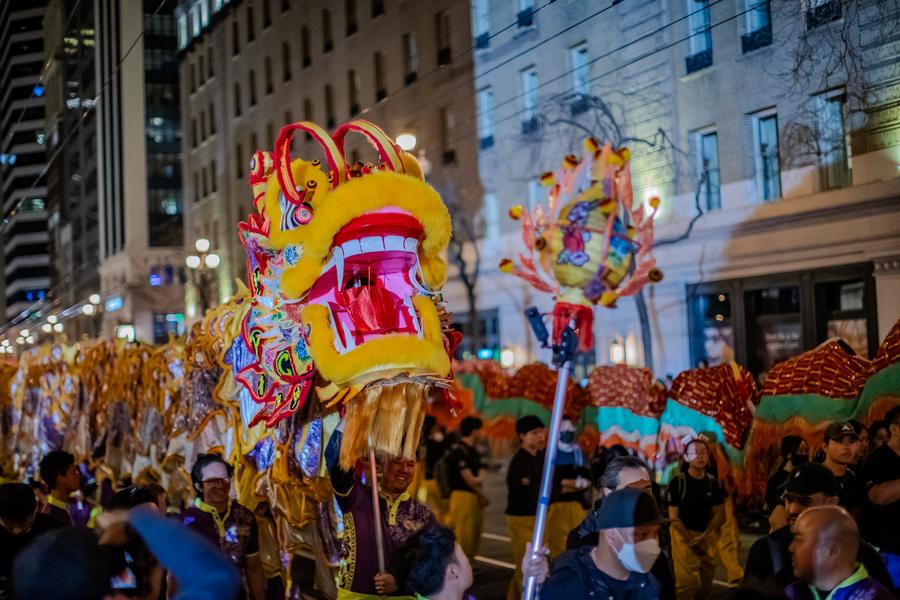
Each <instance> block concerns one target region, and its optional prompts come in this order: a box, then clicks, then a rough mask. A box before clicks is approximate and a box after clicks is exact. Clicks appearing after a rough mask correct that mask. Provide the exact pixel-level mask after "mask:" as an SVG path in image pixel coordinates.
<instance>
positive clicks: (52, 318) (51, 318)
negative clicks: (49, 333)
mask: <svg viewBox="0 0 900 600" xmlns="http://www.w3.org/2000/svg"><path fill="white" fill-rule="evenodd" d="M57 321H59V317H57V316H56V315H50V316H49V317H47V322H48V323H50V324H51V325H56V322H57Z"/></svg>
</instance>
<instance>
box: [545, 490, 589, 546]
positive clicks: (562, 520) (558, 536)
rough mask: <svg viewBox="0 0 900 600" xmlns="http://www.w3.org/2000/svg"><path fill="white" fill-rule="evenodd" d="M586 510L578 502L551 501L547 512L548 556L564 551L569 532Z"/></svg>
mask: <svg viewBox="0 0 900 600" xmlns="http://www.w3.org/2000/svg"><path fill="white" fill-rule="evenodd" d="M585 514H587V510H586V509H585V508H584V506H582V505H581V503H580V502H576V501H568V502H551V503H550V510H549V511H548V512H547V547H548V548H549V549H550V558H551V559H552V558H556V557H557V556H559V555H560V554H562V553H563V552H565V551H566V539H567V538H568V537H569V532H570V531H572V530H573V529H575V528H576V527H578V526H579V525H580V524H581V521H582V520H584V516H585Z"/></svg>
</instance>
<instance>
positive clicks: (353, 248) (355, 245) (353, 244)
mask: <svg viewBox="0 0 900 600" xmlns="http://www.w3.org/2000/svg"><path fill="white" fill-rule="evenodd" d="M341 248H343V249H344V256H356V255H357V254H360V253H361V252H362V248H361V247H360V245H359V240H347V241H346V242H344V243H343V244H341Z"/></svg>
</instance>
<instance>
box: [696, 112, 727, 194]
mask: <svg viewBox="0 0 900 600" xmlns="http://www.w3.org/2000/svg"><path fill="white" fill-rule="evenodd" d="M697 157H698V158H699V161H698V162H699V167H700V176H702V178H703V196H704V198H705V199H706V202H705V204H706V210H718V209H720V208H722V194H721V188H720V178H719V136H718V134H717V133H716V130H715V129H707V130H703V131H700V132H698V133H697Z"/></svg>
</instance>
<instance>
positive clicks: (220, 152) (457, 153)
mask: <svg viewBox="0 0 900 600" xmlns="http://www.w3.org/2000/svg"><path fill="white" fill-rule="evenodd" d="M469 19H470V17H469V8H468V3H466V2H453V1H450V0H429V1H428V2H402V1H399V0H380V1H379V0H365V1H364V0H358V1H354V0H347V1H345V2H338V3H335V2H328V1H325V0H315V1H311V2H307V1H304V2H301V1H300V0H252V1H251V0H244V1H240V0H232V1H231V2H226V1H222V0H190V1H183V2H180V3H179V16H178V23H179V25H178V27H179V47H180V50H181V85H182V90H184V93H183V94H182V99H181V107H182V115H183V119H184V131H185V138H184V140H183V153H184V190H185V207H186V209H185V221H186V228H185V247H186V248H188V249H189V250H191V249H193V247H194V244H195V241H196V240H197V239H206V240H209V241H210V245H211V251H214V252H215V253H216V254H217V255H218V256H220V257H221V262H220V263H219V264H218V266H217V268H216V269H215V270H214V271H215V272H214V273H210V272H209V270H208V269H207V272H206V273H205V274H204V273H198V274H197V275H199V276H203V277H202V278H201V277H197V278H195V279H193V280H192V282H193V283H194V284H195V285H193V286H191V289H189V290H188V294H187V312H188V316H189V317H192V316H196V315H197V314H198V312H199V310H198V309H199V307H200V305H201V304H207V303H211V301H213V300H216V299H217V300H218V301H222V300H224V299H225V298H227V297H228V296H229V295H231V294H232V293H233V292H234V291H235V287H234V281H235V279H236V278H237V279H244V278H245V274H246V266H245V258H244V252H243V248H242V247H241V244H240V241H239V238H238V235H237V223H238V222H239V221H241V220H244V219H246V217H247V215H248V214H249V212H250V211H251V210H252V203H251V194H250V187H249V184H248V165H249V160H250V157H251V156H252V154H253V153H254V152H255V151H256V150H259V149H269V150H271V149H272V148H273V147H274V140H275V137H276V136H277V135H278V132H279V130H280V129H281V127H282V126H283V125H286V124H288V123H292V122H295V121H300V120H309V121H313V122H315V123H317V124H319V125H321V126H322V127H324V128H326V129H327V130H329V131H333V130H334V129H335V128H336V127H337V126H339V125H340V124H341V123H344V122H346V121H348V120H351V119H353V118H356V117H359V118H365V119H368V120H371V121H373V122H374V123H376V124H378V125H379V126H381V127H382V128H383V129H384V130H385V131H386V132H387V133H388V134H389V135H391V136H392V137H396V136H398V135H400V134H402V133H408V134H412V135H414V136H415V138H416V141H417V143H416V146H415V149H414V150H413V153H414V154H417V155H418V156H419V158H420V160H421V161H422V162H423V166H424V170H425V171H426V175H427V179H428V181H429V182H430V183H431V184H432V185H434V186H435V188H436V189H438V191H440V192H441V193H442V195H443V196H444V197H445V198H447V199H450V201H451V202H452V203H453V204H454V205H455V206H459V207H467V208H469V209H472V207H474V206H476V205H477V203H478V202H479V201H480V198H481V182H480V181H478V179H477V177H475V176H474V173H475V172H476V170H477V158H476V157H477V150H476V148H477V146H476V143H477V140H476V139H475V135H474V132H475V126H474V120H473V118H472V117H473V115H474V92H473V89H472V55H471V52H469V51H468V50H469V48H470V47H471V42H470V39H469V25H468V24H469ZM456 136H460V139H459V140H456ZM297 138H298V139H297V140H296V144H297V146H296V149H295V152H296V154H295V155H296V156H302V157H304V158H307V159H312V158H323V156H322V154H321V152H320V151H319V150H318V148H317V147H316V146H315V144H314V143H313V142H312V141H311V140H310V139H309V138H306V137H304V136H297ZM347 151H348V158H350V159H352V160H357V159H363V160H370V159H372V160H374V158H375V156H374V152H373V151H372V150H371V149H370V148H369V147H368V146H367V145H366V144H365V143H363V142H361V140H356V139H348V147H347ZM204 275H205V276H204ZM206 286H208V287H209V289H205V287H206ZM201 288H204V289H201ZM199 292H202V293H199ZM201 299H202V300H203V301H202V302H201Z"/></svg>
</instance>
